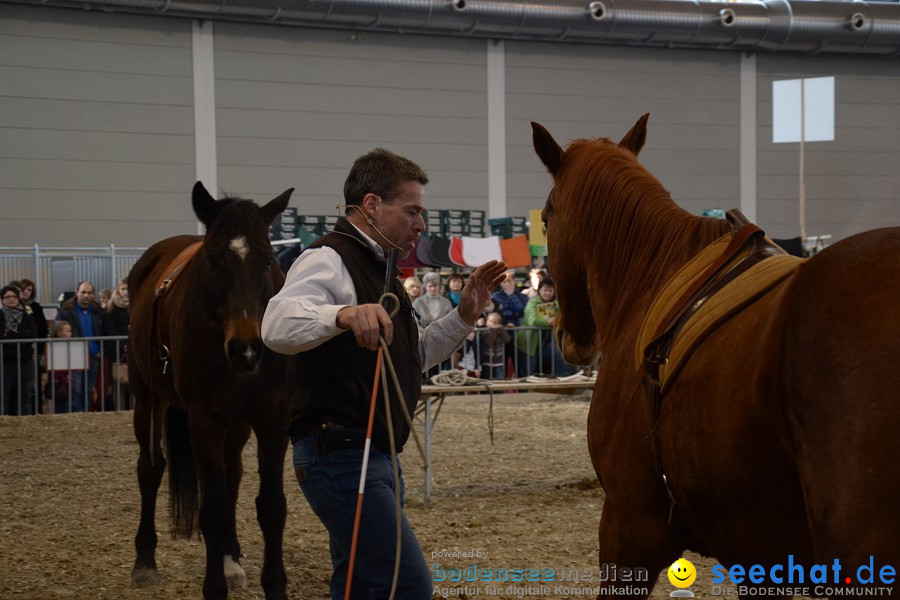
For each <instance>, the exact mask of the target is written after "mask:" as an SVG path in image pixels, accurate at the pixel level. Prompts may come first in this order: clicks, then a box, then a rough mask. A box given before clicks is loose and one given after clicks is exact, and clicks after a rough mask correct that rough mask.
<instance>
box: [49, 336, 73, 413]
mask: <svg viewBox="0 0 900 600" xmlns="http://www.w3.org/2000/svg"><path fill="white" fill-rule="evenodd" d="M50 337H51V338H70V337H72V325H71V324H70V323H69V322H68V321H57V322H56V323H54V325H53V329H51V330H50ZM52 347H53V345H52V344H50V345H49V346H48V350H51V349H52ZM51 351H52V350H51ZM53 366H54V365H53V364H52V363H48V367H50V368H52V367H53ZM56 366H59V365H56ZM68 402H69V371H68V369H59V370H48V371H47V384H46V385H45V386H44V411H43V412H44V413H49V412H51V411H50V407H51V404H52V406H53V411H52V412H54V413H65V412H69V406H68Z"/></svg>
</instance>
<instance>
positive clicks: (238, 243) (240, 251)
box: [228, 235, 250, 260]
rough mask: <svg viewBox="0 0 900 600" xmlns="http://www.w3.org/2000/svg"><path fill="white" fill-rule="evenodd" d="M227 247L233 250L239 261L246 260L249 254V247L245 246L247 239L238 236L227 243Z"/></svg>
mask: <svg viewBox="0 0 900 600" xmlns="http://www.w3.org/2000/svg"><path fill="white" fill-rule="evenodd" d="M228 247H229V248H231V249H232V250H234V252H235V254H237V255H238V256H239V257H240V258H241V260H247V255H248V254H249V253H250V247H249V246H247V238H245V237H244V236H242V235H241V236H238V237H236V238H234V239H233V240H231V241H230V242H228Z"/></svg>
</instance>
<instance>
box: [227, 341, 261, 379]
mask: <svg viewBox="0 0 900 600" xmlns="http://www.w3.org/2000/svg"><path fill="white" fill-rule="evenodd" d="M227 348H228V350H227V354H228V362H230V363H231V366H232V367H234V369H235V370H236V371H238V372H239V373H254V372H256V370H257V369H258V368H259V362H260V360H261V359H262V351H263V344H262V340H261V339H260V338H253V339H251V340H249V341H246V340H241V339H237V338H232V339H231V340H229V341H228V344H227Z"/></svg>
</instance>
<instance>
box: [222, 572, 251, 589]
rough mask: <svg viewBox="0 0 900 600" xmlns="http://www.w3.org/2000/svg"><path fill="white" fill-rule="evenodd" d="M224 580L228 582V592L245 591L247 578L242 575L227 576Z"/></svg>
mask: <svg viewBox="0 0 900 600" xmlns="http://www.w3.org/2000/svg"><path fill="white" fill-rule="evenodd" d="M225 580H226V581H227V582H228V591H229V592H242V591H244V590H246V589H247V577H246V576H244V575H229V576H227V577H226V578H225Z"/></svg>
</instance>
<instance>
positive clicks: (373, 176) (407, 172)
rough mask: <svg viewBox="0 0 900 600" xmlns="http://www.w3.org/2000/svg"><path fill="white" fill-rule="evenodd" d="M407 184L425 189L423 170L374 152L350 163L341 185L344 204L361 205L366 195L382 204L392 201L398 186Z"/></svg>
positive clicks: (396, 157)
mask: <svg viewBox="0 0 900 600" xmlns="http://www.w3.org/2000/svg"><path fill="white" fill-rule="evenodd" d="M407 181H418V182H419V183H421V184H422V185H427V184H428V175H426V174H425V169H423V168H422V167H420V166H419V165H417V164H416V163H414V162H413V161H411V160H409V159H408V158H404V157H402V156H399V155H397V154H394V153H393V152H391V151H390V150H385V149H384V148H375V149H374V150H372V151H371V152H369V153H368V154H364V155H362V156H360V157H359V158H357V159H356V160H355V161H353V167H351V168H350V173H349V174H348V175H347V180H346V181H345V182H344V201H345V202H346V203H347V204H348V205H351V204H362V200H363V198H365V197H366V194H376V195H378V196H381V199H382V200H384V201H385V202H390V201H391V200H393V199H394V198H395V197H396V195H397V193H398V189H397V188H398V186H400V185H401V184H403V183H404V182H407ZM349 211H350V209H347V212H348V213H349Z"/></svg>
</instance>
